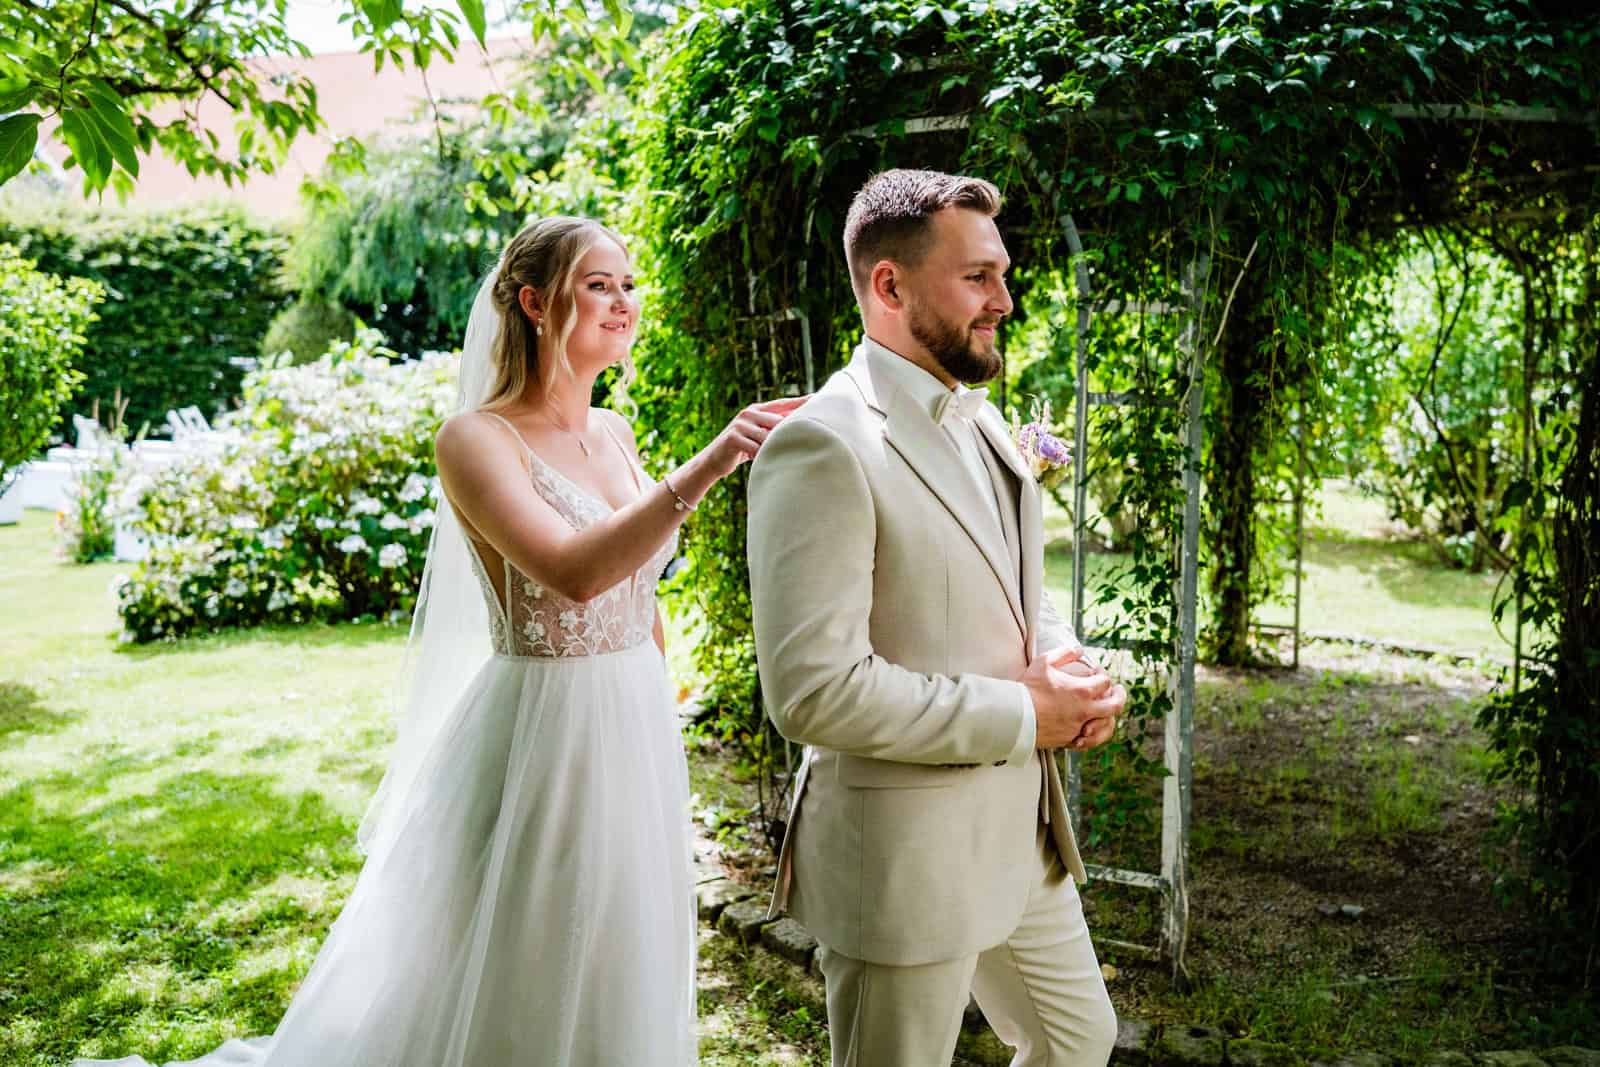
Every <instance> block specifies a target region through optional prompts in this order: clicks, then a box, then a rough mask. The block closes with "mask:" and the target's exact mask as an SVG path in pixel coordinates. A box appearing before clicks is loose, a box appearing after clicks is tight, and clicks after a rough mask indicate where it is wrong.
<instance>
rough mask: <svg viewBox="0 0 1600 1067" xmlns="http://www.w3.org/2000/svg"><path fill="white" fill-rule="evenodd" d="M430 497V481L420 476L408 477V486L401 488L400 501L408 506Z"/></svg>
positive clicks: (409, 475) (414, 474)
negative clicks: (415, 501) (414, 501)
mask: <svg viewBox="0 0 1600 1067" xmlns="http://www.w3.org/2000/svg"><path fill="white" fill-rule="evenodd" d="M427 495H428V479H426V478H424V477H423V476H422V475H420V474H416V473H412V474H408V475H406V484H404V485H402V486H401V487H400V499H401V500H404V501H405V502H406V503H407V504H409V503H411V502H412V501H413V500H421V499H422V498H423V497H425V496H427Z"/></svg>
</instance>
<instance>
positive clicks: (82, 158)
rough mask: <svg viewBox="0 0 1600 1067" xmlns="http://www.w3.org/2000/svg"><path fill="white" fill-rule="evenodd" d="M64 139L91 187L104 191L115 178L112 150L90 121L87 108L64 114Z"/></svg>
mask: <svg viewBox="0 0 1600 1067" xmlns="http://www.w3.org/2000/svg"><path fill="white" fill-rule="evenodd" d="M61 139H62V140H63V141H65V142H66V143H67V147H68V148H70V149H72V158H73V159H74V160H76V161H77V164H78V167H79V168H80V169H81V170H82V171H83V176H84V179H85V181H86V182H87V183H88V186H89V188H90V189H104V188H105V185H106V179H107V178H109V177H111V164H112V157H111V148H110V146H109V145H107V144H106V143H105V141H104V139H103V138H102V137H101V135H100V133H99V132H98V131H97V130H96V129H95V126H94V123H93V122H92V121H90V119H89V111H88V109H87V108H71V107H69V108H66V109H64V110H63V111H62V112H61Z"/></svg>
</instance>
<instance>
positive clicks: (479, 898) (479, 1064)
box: [76, 643, 695, 1067]
mask: <svg viewBox="0 0 1600 1067" xmlns="http://www.w3.org/2000/svg"><path fill="white" fill-rule="evenodd" d="M688 793H689V788H688V769H687V766H686V764H685V761H684V753H683V744H682V738H681V736H680V734H679V730H678V723H677V717H676V715H675V714H674V711H673V706H672V702H671V699H670V696H669V686H668V682H667V677H666V672H665V669H664V665H663V663H662V659H661V655H660V653H659V652H658V651H657V650H656V648H655V646H654V645H653V644H649V643H646V644H644V645H641V646H637V647H635V648H632V649H629V650H627V651H624V652H616V653H611V654H609V655H602V656H593V657H582V658H572V659H526V658H518V659H513V658H506V657H496V658H495V659H493V660H491V661H489V662H488V663H487V664H486V665H485V666H484V668H483V669H482V670H481V671H480V672H479V674H478V676H477V678H476V679H475V680H474V682H473V684H472V686H471V688H470V689H469V690H468V692H467V694H466V695H465V696H464V697H463V698H462V700H461V702H460V704H459V705H458V706H457V707H456V709H455V710H454V712H453V713H452V716H451V720H450V722H449V723H448V724H447V726H446V727H445V729H444V730H442V731H441V733H440V737H439V741H438V743H437V745H436V746H435V748H434V750H433V751H432V752H430V753H429V755H428V757H427V764H426V766H425V768H424V770H423V771H422V774H421V776H420V777H419V780H418V784H417V787H416V788H415V789H414V790H413V792H412V794H411V797H410V800H409V803H408V804H407V807H406V810H405V813H404V815H403V818H402V820H401V822H400V823H399V824H398V825H399V830H398V831H397V832H396V833H395V834H394V835H393V836H392V838H391V839H390V840H388V841H387V842H384V843H381V844H380V845H379V846H378V848H377V849H376V850H375V851H374V852H373V853H372V854H371V855H370V856H368V858H367V862H366V865H365V866H364V867H363V868H362V870H361V874H360V877H359V879H358V880H357V882H356V887H355V889H354V891H353V892H352V893H351V896H350V899H349V900H348V901H347V902H346V904H345V907H344V910H343V911H342V912H341V913H340V915H339V918H338V919H337V920H336V921H335V922H334V924H333V927H332V929H331V930H330V931H329V933H328V938H327V940H326V941H325V942H324V943H323V946H322V949H321V951H320V952H319V953H318V955H317V959H316V962H315V963H314V964H313V965H312V967H311V970H310V972H309V973H308V974H307V975H306V978H305V981H304V982H303V983H302V984H301V986H300V988H299V990H298V991H297V992H296V994H295V996H294V999H293V1001H292V1003H291V1004H290V1005H289V1009H288V1012H287V1013H286V1014H285V1015H284V1017H283V1021H282V1022H281V1023H280V1024H279V1026H278V1029H277V1031H276V1032H275V1033H274V1034H273V1035H272V1036H270V1037H257V1038H252V1039H249V1040H237V1039H236V1040H232V1041H229V1042H227V1043H226V1044H224V1045H223V1046H222V1047H221V1048H218V1049H216V1050H215V1051H213V1052H211V1053H209V1054H207V1055H205V1056H203V1057H201V1058H200V1059H197V1060H190V1061H185V1063H187V1064H191V1065H199V1067H244V1065H250V1067H358V1065H359V1067H602V1065H604V1067H616V1065H624V1064H625V1065H628V1067H683V1065H685V1064H691V1063H693V1062H694V1061H695V1026H694V1014H695V986H694V971H695V947H694V938H695V915H694V904H693V889H692V886H691V883H690V869H691V868H690V844H689V839H688ZM76 1062H77V1064H89V1063H91V1062H95V1063H100V1064H107V1063H115V1064H119V1065H143V1064H144V1063H145V1061H144V1060H142V1059H140V1058H138V1057H129V1058H127V1059H121V1060H112V1061H88V1060H80V1061H76Z"/></svg>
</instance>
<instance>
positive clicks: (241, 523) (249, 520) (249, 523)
mask: <svg viewBox="0 0 1600 1067" xmlns="http://www.w3.org/2000/svg"><path fill="white" fill-rule="evenodd" d="M260 526H261V524H260V523H259V522H257V521H256V519H255V517H254V516H252V515H235V516H233V517H232V518H231V519H229V520H228V527H229V528H230V529H234V530H255V529H259V528H260Z"/></svg>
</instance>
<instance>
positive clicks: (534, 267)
mask: <svg viewBox="0 0 1600 1067" xmlns="http://www.w3.org/2000/svg"><path fill="white" fill-rule="evenodd" d="M606 239H610V240H612V241H615V242H616V243H617V247H618V248H620V249H622V254H623V255H627V254H628V246H627V245H626V244H625V243H623V240H622V238H621V236H619V235H618V234H617V233H616V232H615V231H613V230H611V229H610V228H609V227H607V226H605V225H603V224H601V223H599V222H596V221H595V220H594V219H585V218H577V217H575V216H572V215H552V216H550V217H549V218H544V219H538V220H536V221H534V222H530V223H528V225H526V226H524V227H523V228H522V229H521V230H520V231H519V232H518V233H517V235H516V236H515V237H513V238H512V239H511V243H510V244H508V245H506V250H505V252H504V253H502V254H501V256H500V263H499V265H498V266H497V267H496V268H495V276H494V288H493V289H492V290H491V298H492V299H493V301H494V308H495V310H496V311H497V312H499V313H500V329H499V332H498V333H496V334H495V339H494V345H493V347H492V348H491V358H492V361H493V365H494V381H493V384H492V385H491V386H490V389H489V398H488V399H487V400H485V401H484V403H483V407H485V408H497V407H504V406H505V405H507V404H510V403H512V402H514V401H516V400H517V399H518V398H519V397H521V396H522V394H523V393H524V392H525V391H526V390H527V387H528V382H529V380H530V379H532V378H534V377H536V376H540V375H541V374H542V376H543V379H544V384H545V385H546V386H548V385H549V384H550V382H552V381H554V380H555V373H556V371H557V370H562V371H565V372H566V373H567V374H571V373H572V372H573V371H572V364H571V363H569V362H568V361H567V340H568V338H570V337H571V336H572V331H573V329H574V327H575V326H576V325H577V316H576V315H575V314H573V309H574V308H575V307H576V306H577V299H576V296H575V294H574V292H573V288H574V286H573V283H574V281H575V279H576V277H577V273H578V261H579V260H580V259H582V258H583V257H584V256H585V255H586V254H587V253H588V251H589V250H590V249H591V248H593V247H594V246H595V245H596V244H598V243H599V242H600V241H602V240H606ZM523 286H530V287H532V288H534V289H537V290H538V291H539V294H540V295H541V296H542V297H543V298H544V309H545V310H544V320H543V326H544V336H545V337H546V338H548V340H549V345H548V349H549V362H550V365H549V366H548V367H541V366H540V359H539V340H540V338H539V335H538V334H537V333H535V331H534V326H533V323H532V322H530V321H528V316H527V314H526V313H525V312H524V311H523V310H522V302H521V301H520V300H519V299H518V294H520V293H521V292H522V288H523ZM633 379H634V368H633V360H632V358H628V359H625V360H623V362H622V378H621V380H620V381H619V382H618V383H617V392H618V393H620V394H621V400H622V404H623V405H624V406H626V405H627V389H628V386H629V385H630V384H632V382H633Z"/></svg>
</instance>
